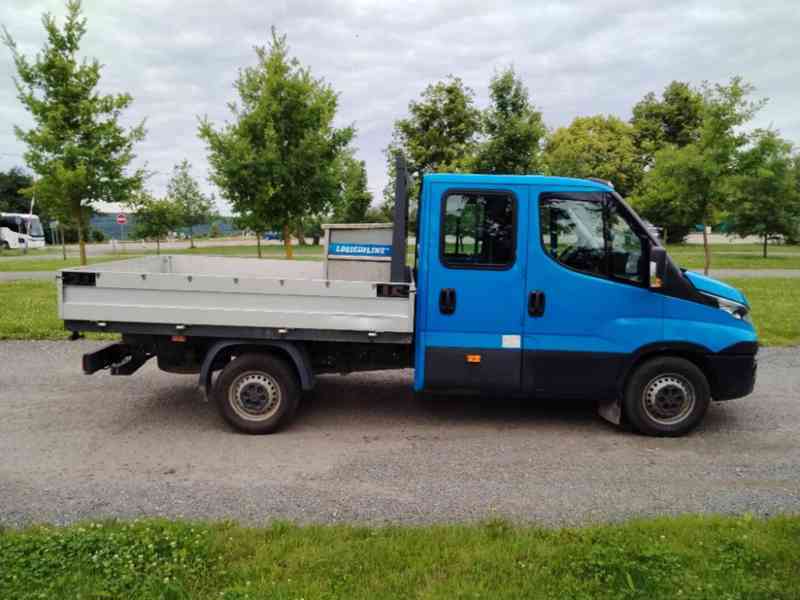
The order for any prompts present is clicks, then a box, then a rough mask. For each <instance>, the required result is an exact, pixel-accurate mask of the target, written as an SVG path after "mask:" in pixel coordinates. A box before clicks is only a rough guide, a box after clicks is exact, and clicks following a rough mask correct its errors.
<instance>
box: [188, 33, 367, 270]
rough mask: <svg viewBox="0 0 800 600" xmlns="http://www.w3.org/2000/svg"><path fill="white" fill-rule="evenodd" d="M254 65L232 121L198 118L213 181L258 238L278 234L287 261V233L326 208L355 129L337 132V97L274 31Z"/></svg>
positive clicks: (241, 84)
mask: <svg viewBox="0 0 800 600" xmlns="http://www.w3.org/2000/svg"><path fill="white" fill-rule="evenodd" d="M256 55H257V58H258V62H257V64H256V65H255V66H252V67H247V68H245V69H243V70H242V71H241V73H240V75H239V79H238V80H237V81H236V84H235V87H236V91H237V93H238V95H239V104H231V111H232V113H233V117H234V119H233V122H230V123H226V124H225V125H224V126H222V127H221V128H219V129H215V128H214V126H213V125H212V124H211V123H210V122H209V121H208V118H203V119H201V122H200V130H199V135H200V137H201V138H202V139H203V140H204V141H205V142H206V145H207V147H208V152H209V162H210V164H211V171H212V175H211V178H212V181H213V182H214V183H215V184H216V185H217V186H218V187H219V188H220V189H221V190H222V194H223V196H224V197H225V198H226V199H227V200H228V201H229V202H230V203H231V205H232V207H233V209H234V210H235V211H236V212H237V213H238V214H239V215H240V218H241V219H243V222H244V223H246V224H247V226H248V227H250V228H251V229H253V230H254V231H255V232H256V233H257V234H258V235H259V237H260V234H261V233H263V232H264V231H266V230H267V229H268V228H270V227H272V226H278V227H280V228H282V231H283V240H284V248H285V251H286V257H287V258H291V257H292V246H291V237H290V235H289V232H290V227H292V225H293V224H296V223H297V222H298V221H301V220H302V219H303V218H304V217H308V216H310V215H315V214H320V213H323V212H325V211H326V210H328V209H330V208H331V207H332V206H333V203H334V201H335V199H336V196H337V194H338V191H339V187H340V177H341V174H340V173H339V171H338V169H337V165H338V164H339V160H338V158H339V156H340V154H341V152H342V151H343V150H344V149H345V148H346V147H347V145H348V144H349V143H350V140H351V139H352V137H353V128H352V127H344V128H335V127H334V126H333V120H334V117H335V116H336V110H337V107H338V96H337V94H336V92H334V90H333V89H332V88H331V86H330V85H328V84H327V83H325V82H324V81H323V80H321V79H315V78H314V77H312V75H311V72H310V70H309V69H308V68H306V67H303V66H302V65H301V64H300V62H299V61H298V60H297V59H295V58H290V57H289V48H288V45H287V42H286V36H279V35H278V34H277V32H276V31H275V29H274V28H273V29H272V39H271V40H270V43H269V45H268V46H267V47H258V48H256Z"/></svg>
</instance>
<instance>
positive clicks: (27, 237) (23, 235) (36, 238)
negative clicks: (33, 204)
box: [0, 213, 45, 250]
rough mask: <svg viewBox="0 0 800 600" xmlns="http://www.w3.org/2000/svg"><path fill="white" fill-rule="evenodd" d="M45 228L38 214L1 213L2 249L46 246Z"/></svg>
mask: <svg viewBox="0 0 800 600" xmlns="http://www.w3.org/2000/svg"><path fill="white" fill-rule="evenodd" d="M44 245H45V241H44V230H43V229H42V224H41V223H40V222H39V217H37V216H36V215H33V216H30V215H27V214H23V213H0V249H2V250H10V249H13V248H30V249H34V248H44Z"/></svg>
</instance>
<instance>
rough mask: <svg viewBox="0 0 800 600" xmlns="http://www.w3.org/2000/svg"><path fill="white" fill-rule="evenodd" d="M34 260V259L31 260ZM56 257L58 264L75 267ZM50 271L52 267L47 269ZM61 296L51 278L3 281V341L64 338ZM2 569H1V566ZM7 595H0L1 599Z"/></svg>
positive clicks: (0, 295)
mask: <svg viewBox="0 0 800 600" xmlns="http://www.w3.org/2000/svg"><path fill="white" fill-rule="evenodd" d="M31 262H34V261H31ZM71 262H72V264H69V263H68V264H64V261H60V260H58V259H54V260H53V263H55V264H57V266H55V267H53V268H59V269H60V268H65V267H67V266H75V263H77V261H76V260H74V259H73V260H72V261H71ZM47 270H51V269H47ZM57 299H58V296H57V294H56V286H55V284H54V283H53V282H51V281H11V282H7V283H0V307H2V311H0V340H65V339H67V337H69V332H68V331H66V330H65V329H64V322H63V321H62V320H61V319H59V318H58V305H57ZM87 337H90V338H92V339H117V338H118V337H119V336H116V335H112V334H107V333H101V334H89V335H87ZM0 572H2V569H0ZM3 597H4V596H3V595H2V594H0V598H3Z"/></svg>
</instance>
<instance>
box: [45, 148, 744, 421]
mask: <svg viewBox="0 0 800 600" xmlns="http://www.w3.org/2000/svg"><path fill="white" fill-rule="evenodd" d="M397 172H398V173H399V174H400V176H398V177H397V185H396V201H395V213H394V227H393V232H392V236H393V237H392V244H391V259H388V258H387V260H390V261H391V265H390V275H389V276H388V278H387V279H386V280H384V281H374V280H373V281H339V280H331V279H326V278H325V277H323V276H322V275H316V274H314V273H311V274H309V273H310V272H309V271H308V270H307V269H308V268H309V267H308V264H307V263H306V267H305V268H306V271H305V272H304V273H303V274H300V273H299V272H298V274H296V276H293V275H292V273H289V274H286V273H279V274H276V273H271V272H260V271H259V270H258V269H262V267H261V266H260V265H259V263H258V262H257V261H252V260H249V259H228V258H217V259H211V258H208V259H204V258H202V257H177V256H176V257H166V258H165V257H158V258H156V257H153V258H151V259H140V260H139V261H125V262H120V263H106V264H104V265H93V266H90V267H82V268H76V269H65V270H63V271H62V272H61V273H60V275H59V310H60V314H61V317H62V319H64V321H65V326H66V327H67V329H70V330H72V331H73V333H74V334H75V335H78V334H79V332H83V331H116V332H119V333H121V334H122V340H121V342H118V343H114V344H111V345H110V346H108V347H106V348H103V349H101V350H98V351H97V352H93V353H90V354H87V355H85V356H84V357H83V369H84V371H85V372H86V373H89V374H91V373H94V372H96V371H98V370H100V369H110V370H111V373H112V374H114V375H130V374H132V373H133V372H135V371H136V370H137V369H138V368H139V367H140V366H141V365H142V364H144V363H145V362H146V361H147V360H149V359H150V358H152V357H156V358H157V360H158V365H159V367H160V368H161V369H163V370H165V371H171V372H179V373H198V374H199V384H200V387H201V389H202V390H203V391H204V392H205V393H206V395H207V396H208V397H210V398H212V399H213V400H214V402H215V403H216V405H217V407H218V409H219V411H220V413H221V415H222V416H223V417H224V418H225V419H226V420H227V421H228V422H229V423H230V424H231V425H232V426H233V427H235V428H236V429H238V430H240V431H244V432H248V433H271V432H273V431H276V430H278V429H280V428H282V427H284V426H286V425H287V424H288V423H289V422H290V421H291V419H292V417H293V416H294V414H295V410H296V408H297V406H298V404H299V402H300V401H301V396H302V392H303V391H307V390H311V389H313V387H314V378H315V376H316V375H317V374H319V373H332V372H333V373H348V372H353V371H364V370H374V369H392V368H408V367H413V368H414V382H413V386H414V390H415V392H417V393H430V392H433V393H442V392H444V393H446V392H458V393H464V392H466V393H489V394H503V395H521V396H524V397H526V398H528V399H529V401H530V402H536V401H537V400H539V399H544V398H548V399H549V398H552V399H563V400H565V401H569V400H570V399H576V398H588V399H593V400H595V401H596V403H597V406H598V411H599V413H600V414H601V415H602V416H603V417H604V418H605V419H607V420H609V421H611V422H613V423H617V424H620V423H627V424H628V425H629V426H630V427H631V428H633V429H634V430H636V431H638V432H640V433H643V434H647V435H659V436H677V435H682V434H684V433H686V432H688V431H690V430H691V429H693V428H694V427H695V426H696V425H697V424H698V423H700V421H701V420H702V419H703V417H704V415H705V413H706V410H707V409H708V407H709V404H710V402H711V401H712V400H713V401H721V400H729V399H732V398H738V397H742V396H746V395H748V394H749V393H750V392H751V391H752V389H753V386H754V384H755V378H756V364H757V362H756V354H757V351H758V342H757V338H756V333H755V329H754V327H753V324H752V322H751V319H750V308H749V305H748V302H747V300H746V298H745V297H744V295H743V294H742V293H741V292H740V291H739V290H737V289H735V288H733V287H731V286H729V285H726V284H725V283H722V282H720V281H716V280H714V279H712V278H709V277H704V276H702V275H700V274H696V273H692V272H689V271H684V270H682V269H679V268H678V267H677V266H676V265H675V264H674V263H673V261H672V260H671V259H670V257H669V256H668V255H667V253H666V251H665V249H664V248H663V247H662V246H661V245H660V243H659V242H658V240H657V239H656V238H654V237H653V236H652V234H651V233H650V232H649V231H648V228H647V227H646V226H645V225H644V223H643V222H642V221H641V219H640V218H639V217H638V216H637V215H636V213H635V212H634V211H633V210H632V209H631V208H630V207H629V206H628V205H627V204H626V203H625V201H624V200H623V199H622V198H621V197H620V196H619V194H617V193H616V192H615V191H614V189H613V186H612V185H611V184H609V183H608V182H604V181H600V180H582V179H569V178H561V177H545V176H533V175H531V176H507V175H471V174H431V175H425V176H424V177H423V178H422V182H421V187H420V194H419V198H418V219H417V227H416V232H415V234H416V235H415V238H414V239H415V249H416V250H415V253H414V263H413V264H412V265H407V264H406V261H407V258H406V247H407V243H408V239H409V238H408V233H409V232H408V227H407V219H408V198H407V193H406V186H407V178H406V176H405V171H404V163H403V161H402V158H399V159H398V164H397ZM366 246H367V247H366V248H364V245H353V246H352V248H355V249H356V251H365V252H370V251H371V250H370V248H369V247H368V246H369V244H367V245H366ZM348 247H350V246H348ZM147 260H151V261H155V262H152V263H147ZM181 261H194V262H183V263H182V262H181ZM214 261H219V262H214ZM351 279H352V278H351ZM356 279H357V278H356Z"/></svg>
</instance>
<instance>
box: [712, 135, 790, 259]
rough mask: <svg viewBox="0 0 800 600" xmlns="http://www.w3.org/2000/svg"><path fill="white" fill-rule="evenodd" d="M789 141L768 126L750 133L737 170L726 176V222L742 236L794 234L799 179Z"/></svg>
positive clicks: (765, 237) (764, 236)
mask: <svg viewBox="0 0 800 600" xmlns="http://www.w3.org/2000/svg"><path fill="white" fill-rule="evenodd" d="M796 161H797V158H796V157H795V156H794V155H793V152H792V145H791V144H790V143H789V142H787V141H785V140H783V139H781V138H780V137H779V136H778V134H777V133H776V132H774V131H770V130H757V131H755V132H754V133H753V138H752V145H751V146H750V147H749V148H747V149H746V150H745V151H743V152H742V153H741V155H740V156H739V157H738V160H737V163H738V164H737V167H736V168H737V173H736V174H734V175H733V176H732V177H731V178H730V180H729V187H728V194H729V195H728V200H729V201H728V204H727V209H728V210H727V216H728V219H727V222H728V224H729V225H730V228H731V231H733V232H735V233H738V234H739V235H741V236H742V237H744V236H747V235H758V236H760V237H762V238H763V240H764V257H766V256H767V241H768V240H769V238H771V237H775V236H787V237H789V238H791V237H792V236H797V235H798V230H800V181H798V178H797V175H798V173H797V172H796V170H795V165H796V164H797V163H796Z"/></svg>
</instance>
